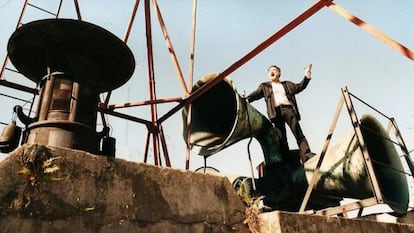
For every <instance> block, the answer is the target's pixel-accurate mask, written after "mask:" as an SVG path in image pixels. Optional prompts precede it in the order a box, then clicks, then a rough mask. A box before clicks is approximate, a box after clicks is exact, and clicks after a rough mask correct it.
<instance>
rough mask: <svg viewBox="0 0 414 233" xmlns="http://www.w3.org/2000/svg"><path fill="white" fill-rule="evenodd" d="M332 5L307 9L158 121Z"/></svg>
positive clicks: (324, 3)
mask: <svg viewBox="0 0 414 233" xmlns="http://www.w3.org/2000/svg"><path fill="white" fill-rule="evenodd" d="M331 4H332V0H320V1H318V2H317V3H315V4H314V5H313V6H311V7H310V8H309V9H307V10H306V11H305V12H303V13H302V14H301V15H299V16H298V17H297V18H295V19H294V20H292V21H291V22H290V23H288V24H287V25H286V26H284V27H283V28H281V29H280V30H279V31H277V32H276V33H274V34H273V35H272V36H270V37H269V38H268V39H266V40H265V41H263V42H262V43H260V44H259V45H258V46H257V47H256V48H254V49H253V50H251V51H250V52H249V53H247V54H246V55H245V56H244V57H242V58H240V59H239V60H238V61H236V62H235V63H234V64H232V65H231V66H229V67H228V68H227V69H225V70H224V71H223V72H221V73H220V74H219V75H218V76H217V77H216V78H214V79H212V80H211V81H210V82H208V83H206V84H205V85H203V86H202V87H200V88H199V89H197V90H196V91H195V92H193V93H192V94H191V95H190V96H188V97H187V98H186V99H185V101H184V102H182V103H180V104H178V105H177V106H175V107H174V108H172V109H171V110H170V111H169V112H167V113H166V114H165V115H164V116H162V117H161V118H159V119H158V122H159V123H161V122H163V121H164V120H166V119H168V118H169V117H170V116H171V115H173V114H174V113H176V112H177V111H179V110H180V109H181V108H182V107H183V106H184V105H185V104H187V103H191V102H193V101H194V100H195V99H196V98H198V97H199V96H200V95H202V94H203V93H205V92H206V91H208V90H209V89H210V88H212V87H213V86H215V85H216V84H217V83H219V82H220V81H222V80H223V79H224V78H225V77H226V76H228V75H230V74H231V73H232V72H234V71H235V70H237V69H238V68H240V67H241V66H242V65H244V64H245V63H247V62H248V61H249V60H251V59H252V58H253V57H255V56H256V55H258V54H259V53H261V52H262V51H263V50H265V49H266V48H267V47H269V46H270V45H272V44H273V43H275V42H276V41H277V40H278V39H280V38H281V37H283V36H284V35H286V34H287V33H288V32H290V31H292V30H293V29H294V28H296V27H297V26H298V25H299V24H301V23H303V22H304V21H305V20H306V19H308V18H309V17H311V16H312V15H314V14H315V13H316V12H318V11H319V10H320V9H322V8H323V7H325V6H329V5H331Z"/></svg>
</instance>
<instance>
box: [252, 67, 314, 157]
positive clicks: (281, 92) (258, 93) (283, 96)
mask: <svg viewBox="0 0 414 233" xmlns="http://www.w3.org/2000/svg"><path fill="white" fill-rule="evenodd" d="M267 72H268V77H269V79H270V81H268V82H264V83H261V84H260V85H259V87H258V88H257V89H256V90H255V91H253V92H252V93H250V94H249V95H248V96H247V101H249V102H253V101H255V100H258V99H261V98H264V100H265V102H266V107H267V114H268V117H269V119H270V121H271V122H272V123H273V124H274V127H275V132H276V136H277V137H278V139H279V142H280V145H281V148H282V151H283V152H284V153H286V154H289V146H288V141H287V137H286V127H285V124H287V125H288V126H289V128H290V129H291V131H292V133H293V135H294V136H295V139H296V142H297V144H298V146H299V150H300V160H301V163H302V164H304V163H305V162H306V160H308V159H309V158H310V157H312V156H313V155H314V154H313V153H312V152H311V150H310V148H309V144H308V141H307V140H306V137H305V135H304V134H303V132H302V129H301V127H300V125H299V121H300V114H299V110H298V106H297V103H296V98H295V95H296V94H297V93H299V92H301V91H302V90H304V89H305V88H306V87H307V86H308V83H309V81H310V80H311V74H312V64H310V65H309V66H308V67H307V68H306V69H305V77H304V78H303V80H302V81H301V82H300V83H293V82H290V81H280V76H281V70H280V68H279V67H277V66H275V65H272V66H270V67H269V68H268V71H267Z"/></svg>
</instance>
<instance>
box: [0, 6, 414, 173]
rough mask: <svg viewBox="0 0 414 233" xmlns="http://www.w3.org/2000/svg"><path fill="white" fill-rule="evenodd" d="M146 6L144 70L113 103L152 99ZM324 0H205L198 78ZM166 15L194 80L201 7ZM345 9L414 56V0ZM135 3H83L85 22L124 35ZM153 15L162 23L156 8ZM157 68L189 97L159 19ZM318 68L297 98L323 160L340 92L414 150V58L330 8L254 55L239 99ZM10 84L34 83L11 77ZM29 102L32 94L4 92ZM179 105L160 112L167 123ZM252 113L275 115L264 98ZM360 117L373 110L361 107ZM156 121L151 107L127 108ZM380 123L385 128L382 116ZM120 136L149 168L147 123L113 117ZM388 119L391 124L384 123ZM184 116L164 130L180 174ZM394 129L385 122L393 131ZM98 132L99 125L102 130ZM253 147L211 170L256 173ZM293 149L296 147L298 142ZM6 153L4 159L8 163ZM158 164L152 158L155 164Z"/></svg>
mask: <svg viewBox="0 0 414 233" xmlns="http://www.w3.org/2000/svg"><path fill="white" fill-rule="evenodd" d="M143 2H144V1H141V3H140V6H139V9H138V13H137V18H136V20H135V22H134V27H133V29H132V32H131V36H130V38H129V41H128V45H129V47H130V48H131V49H132V51H133V53H134V56H135V60H136V67H135V73H134V75H133V77H132V78H131V79H130V80H129V81H128V82H127V83H126V84H125V85H124V86H122V87H121V88H119V89H116V90H114V91H113V95H112V98H111V101H110V103H113V104H115V103H123V102H128V101H142V100H148V99H149V92H148V78H147V64H146V47H145V27H144V23H143V20H144V9H143ZM315 2H316V1H312V0H293V1H281V0H278V1H275V0H259V1H248V0H208V1H203V0H198V8H197V10H198V11H197V31H196V49H195V73H194V80H195V81H197V80H198V79H199V78H201V77H202V76H204V75H205V74H207V73H210V72H221V71H223V70H225V69H227V68H228V67H229V66H230V65H232V64H233V63H234V62H236V61H237V60H239V59H240V58H241V57H243V56H244V55H246V54H247V53H248V52H249V51H251V50H252V49H253V48H255V47H256V46H257V45H258V44H259V43H261V42H263V41H264V40H266V39H267V38H268V37H269V36H270V35H272V34H273V33H275V32H276V31H278V30H279V29H281V28H282V27H283V26H285V25H286V24H287V23H289V22H290V21H292V20H293V19H294V18H296V17H297V16H298V15H300V14H301V13H302V12H304V11H305V10H306V9H308V8H309V7H310V6H312V5H313V4H314V3H315ZM31 3H32V4H34V5H37V6H40V7H44V8H47V9H48V10H49V11H54V9H56V7H57V3H58V1H52V0H48V1H44V0H42V1H31ZM158 3H159V6H160V9H161V13H162V15H163V18H164V21H165V23H166V26H167V30H168V32H169V34H170V37H171V41H172V43H173V46H174V49H175V51H176V53H177V56H178V59H179V62H180V65H181V68H182V71H183V74H184V76H185V77H186V78H187V77H188V76H189V53H190V35H191V20H192V19H191V16H192V7H193V6H192V4H193V1H190V0H187V1H184V0H176V1H168V0H158ZM335 3H336V4H337V5H339V6H340V7H342V8H344V9H346V10H347V11H349V12H350V13H352V14H354V15H356V16H357V17H359V18H360V19H362V20H364V21H365V22H366V23H368V24H370V25H371V26H373V27H375V28H377V29H378V30H380V31H381V32H383V33H385V34H386V35H388V36H389V37H391V38H393V39H394V40H396V41H398V42H399V43H401V44H403V45H405V46H406V47H408V48H409V49H411V50H412V49H414V40H413V38H414V21H413V20H412V11H413V10H414V1H412V0H400V1H391V0H365V1H360V0H337V1H335ZM22 4H23V1H17V0H0V15H1V16H2V20H1V21H0V56H1V59H2V61H3V58H4V57H5V56H6V47H7V41H8V38H9V37H10V35H11V34H12V32H13V31H14V30H15V28H16V24H17V20H18V17H19V14H20V11H21V8H22ZM72 4H73V1H64V2H63V9H62V11H61V17H62V18H76V14H75V11H74V6H73V5H72ZM133 5H134V1H117V2H116V3H115V2H114V1H107V0H106V1H80V9H81V14H82V19H83V20H84V21H88V22H91V23H94V24H97V25H99V26H101V27H104V28H105V29H107V30H109V31H111V32H112V33H114V34H115V35H117V36H118V37H119V38H121V39H123V38H124V33H125V30H126V26H127V24H128V20H129V17H130V15H131V12H132V8H133ZM152 13H153V16H155V14H154V11H153V10H152ZM43 18H50V16H49V15H46V14H44V13H40V12H39V11H38V10H36V9H34V8H28V9H27V10H26V13H25V14H24V17H23V22H26V23H27V22H30V21H32V20H37V19H43ZM152 25H153V43H154V45H153V46H154V62H155V64H154V66H155V79H156V90H157V97H158V98H167V97H176V96H184V94H183V92H182V90H181V87H180V83H179V81H178V78H177V75H176V73H175V70H174V67H173V65H172V64H173V63H172V62H171V59H170V57H169V54H168V50H167V48H166V45H165V42H164V38H163V36H162V34H161V31H160V27H159V24H158V21H157V19H156V17H153V18H152ZM310 63H312V64H313V75H312V77H313V78H312V81H311V82H310V84H309V86H308V87H307V89H305V90H304V91H303V92H302V93H300V94H298V95H297V100H298V102H299V108H300V112H301V115H302V121H301V125H302V128H303V131H304V133H305V135H306V136H307V138H308V141H309V144H310V146H311V149H312V150H313V152H315V153H320V151H321V149H322V146H323V143H324V140H325V138H326V136H327V132H328V129H329V126H330V124H331V121H332V119H333V116H334V112H335V110H336V107H337V103H338V101H339V97H340V95H341V88H344V87H347V88H348V89H349V91H350V92H352V93H353V94H355V95H356V96H358V97H359V98H361V99H363V100H364V101H366V102H367V103H369V104H370V105H371V106H373V107H375V108H377V109H378V110H380V111H381V112H383V113H384V114H386V115H387V116H389V117H394V118H395V119H396V121H397V123H398V126H399V129H400V130H401V133H402V136H403V138H404V140H405V142H406V145H407V147H408V150H412V149H414V106H413V104H412V99H413V98H412V97H413V93H412V87H413V85H414V80H413V74H414V64H413V61H412V60H410V59H408V58H407V57H405V56H403V55H402V54H400V53H399V52H397V51H395V50H394V49H392V48H391V47H390V46H389V45H387V44H385V43H383V42H382V41H380V40H378V39H376V38H375V37H373V36H372V35H371V34H368V33H367V32H366V31H363V30H361V29H360V28H358V27H357V26H356V25H354V24H352V23H350V22H349V21H347V20H346V19H344V18H343V17H341V16H340V15H338V14H337V13H335V12H333V11H332V10H331V9H329V8H327V7H325V8H323V9H322V10H320V11H319V12H317V13H316V14H315V15H313V16H312V17H310V18H309V19H308V20H306V21H305V22H304V23H302V24H301V25H299V26H298V27H296V28H295V29H294V30H293V31H291V32H290V33H288V34H287V35H285V36H284V37H282V38H281V39H280V40H278V41H276V42H275V43H274V44H273V45H271V46H270V47H268V48H267V49H266V50H264V51H263V52H261V53H260V54H259V55H257V56H256V57H254V58H252V59H251V60H250V61H248V62H247V63H246V64H245V65H243V66H242V67H241V68H239V69H238V70H236V71H235V72H233V73H232V74H231V75H230V77H231V79H232V80H233V82H234V85H235V86H236V87H237V90H238V92H239V93H240V94H243V93H246V94H248V93H249V92H251V91H252V90H254V89H255V88H256V87H257V86H258V85H259V83H261V82H264V81H267V73H266V70H267V68H268V66H269V65H271V64H276V65H278V66H279V67H281V69H282V77H281V79H282V80H291V81H294V82H299V81H300V80H301V79H302V77H303V69H304V67H305V66H306V65H308V64H310ZM5 78H6V79H7V80H10V81H16V82H19V83H25V84H26V85H29V86H31V87H34V84H33V83H31V82H30V81H27V80H24V79H22V78H21V77H18V78H16V77H15V75H13V74H12V73H10V72H8V73H6V75H5ZM0 91H1V93H9V94H12V95H15V96H19V97H20V98H23V99H29V98H30V96H28V95H27V94H24V93H21V92H16V91H11V90H8V89H5V88H4V87H0ZM0 98H1V103H2V104H3V108H2V111H1V113H0V121H1V122H6V123H7V122H9V121H10V119H11V113H12V106H14V105H15V104H22V103H21V102H15V101H12V100H10V99H8V98H5V97H2V96H0ZM174 106H175V104H161V105H159V106H158V109H159V113H158V115H159V116H162V115H163V114H164V113H166V112H167V111H168V110H169V109H171V108H172V107H174ZM253 106H254V107H255V108H257V110H258V111H259V112H261V113H263V114H266V111H265V106H264V102H263V101H257V102H254V103H253ZM356 110H357V113H358V115H362V114H365V113H371V112H370V111H371V110H369V109H366V108H364V107H363V106H359V105H358V104H356ZM120 111H122V112H125V113H128V114H131V115H134V116H137V117H140V118H143V119H147V120H150V119H151V118H150V115H149V106H143V107H135V108H130V109H124V110H120ZM379 120H381V121H383V120H384V119H383V118H380V119H379ZM108 121H109V124H110V125H111V128H112V130H113V131H111V134H112V136H114V137H115V138H116V140H117V157H118V158H122V159H126V160H130V161H135V162H141V161H143V151H144V138H145V134H146V130H145V127H144V126H143V125H140V124H137V123H134V122H130V121H125V120H122V119H117V118H114V117H109V119H108ZM385 122H386V121H385ZM181 125H182V122H181V111H179V112H177V113H176V114H175V115H174V116H173V117H170V118H169V119H168V120H167V121H165V123H164V124H163V128H164V133H165V137H166V142H167V145H168V151H169V154H170V160H171V162H172V167H174V168H180V169H182V168H184V167H185V143H184V140H183V139H182V136H181V134H182V127H181ZM385 126H386V125H385ZM337 128H338V130H337V131H338V132H336V131H335V135H336V134H338V137H339V136H341V135H342V133H345V132H347V131H349V130H352V128H351V124H350V121H349V116H348V114H347V112H346V111H343V112H342V114H341V118H340V120H339V123H338V127H337ZM98 129H100V128H99V126H98ZM247 141H248V140H243V141H241V142H239V143H238V144H236V145H233V146H231V147H228V148H226V149H224V150H223V151H221V152H219V153H218V154H216V155H214V156H212V157H211V158H209V159H208V165H209V166H212V167H215V168H217V169H219V170H220V171H222V172H226V173H233V174H240V175H249V174H250V172H249V161H248V154H247ZM289 145H290V147H291V148H292V149H295V148H297V145H296V143H295V141H294V140H292V137H290V141H289ZM251 151H252V160H253V166H254V167H255V166H257V165H258V164H259V163H260V162H261V161H262V160H263V155H262V152H261V149H260V147H259V146H258V144H257V143H256V142H254V143H253V145H252V146H251ZM2 157H4V155H0V159H1V158H2ZM151 162H152V161H151ZM202 165H203V159H202V157H200V156H198V155H195V154H193V153H191V159H190V169H191V170H194V169H196V168H199V167H201V166H202Z"/></svg>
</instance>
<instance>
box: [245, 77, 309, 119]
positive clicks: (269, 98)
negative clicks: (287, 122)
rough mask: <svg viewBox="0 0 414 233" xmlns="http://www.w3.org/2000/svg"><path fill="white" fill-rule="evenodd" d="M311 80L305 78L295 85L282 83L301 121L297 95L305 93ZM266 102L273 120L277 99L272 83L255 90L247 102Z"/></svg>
mask: <svg viewBox="0 0 414 233" xmlns="http://www.w3.org/2000/svg"><path fill="white" fill-rule="evenodd" d="M309 81H310V79H308V78H306V77H304V78H303V80H302V81H301V82H300V83H293V82H291V81H282V82H281V83H282V85H283V88H284V89H285V92H286V97H287V98H288V100H289V102H290V104H291V105H292V107H293V110H294V111H295V114H296V117H297V119H298V120H300V114H299V110H298V105H297V103H296V98H295V94H297V93H299V92H301V91H303V90H304V89H305V88H306V86H308V83H309ZM263 97H264V99H265V101H266V107H267V115H268V117H269V119H271V120H272V119H273V118H275V117H276V110H275V107H276V103H275V98H274V96H273V88H272V82H271V81H268V82H264V83H261V84H260V85H259V87H258V88H257V89H256V90H254V91H253V92H252V93H250V94H249V95H248V96H247V97H246V99H247V101H249V103H250V102H253V101H255V100H258V99H261V98H263Z"/></svg>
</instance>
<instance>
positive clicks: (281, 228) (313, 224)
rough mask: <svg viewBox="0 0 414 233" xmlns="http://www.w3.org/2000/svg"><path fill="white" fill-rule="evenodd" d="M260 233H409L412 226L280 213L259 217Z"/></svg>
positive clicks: (412, 228)
mask: <svg viewBox="0 0 414 233" xmlns="http://www.w3.org/2000/svg"><path fill="white" fill-rule="evenodd" d="M260 222H261V228H260V232H262V233H265V232H266V233H267V232H272V233H301V232H306V233H332V232H335V233H359V232H363V233H410V232H414V225H409V224H402V223H384V222H376V221H370V220H361V219H345V218H337V217H324V216H315V215H303V214H295V213H288V212H281V211H274V212H269V213H263V214H261V215H260Z"/></svg>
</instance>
